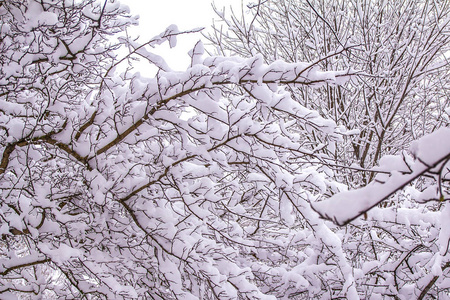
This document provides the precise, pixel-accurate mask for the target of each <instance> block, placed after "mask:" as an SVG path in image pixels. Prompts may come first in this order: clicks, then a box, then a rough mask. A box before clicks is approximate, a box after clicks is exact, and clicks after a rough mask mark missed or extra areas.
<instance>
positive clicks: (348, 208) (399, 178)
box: [311, 128, 450, 225]
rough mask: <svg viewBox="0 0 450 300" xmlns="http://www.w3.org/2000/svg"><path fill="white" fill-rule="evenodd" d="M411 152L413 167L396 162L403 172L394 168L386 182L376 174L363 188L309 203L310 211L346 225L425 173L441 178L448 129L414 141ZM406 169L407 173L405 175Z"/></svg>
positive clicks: (449, 142) (449, 148) (449, 146)
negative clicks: (439, 175)
mask: <svg viewBox="0 0 450 300" xmlns="http://www.w3.org/2000/svg"><path fill="white" fill-rule="evenodd" d="M410 151H411V153H412V155H413V158H414V160H413V161H412V163H410V162H408V159H401V158H400V159H399V160H398V161H399V162H400V161H401V162H403V168H402V170H400V169H398V168H395V167H399V164H395V165H396V166H394V169H391V170H389V171H390V173H391V174H390V175H389V176H388V177H387V178H386V174H379V175H377V176H376V177H375V180H374V181H373V182H372V183H370V184H368V185H367V186H365V187H363V188H360V189H356V190H351V191H345V192H341V193H338V194H335V195H334V196H332V197H330V198H329V199H326V200H323V201H320V202H314V203H312V204H311V205H312V207H313V209H314V210H315V211H316V212H317V213H319V214H320V216H322V217H323V218H325V219H329V220H332V221H333V222H334V223H336V224H338V225H345V224H347V223H349V222H351V221H353V220H354V219H356V218H357V217H359V216H361V215H362V214H364V213H365V212H367V211H369V210H370V209H371V208H373V207H374V206H376V205H377V204H379V203H380V202H382V201H383V200H385V199H387V198H388V197H390V196H391V195H393V194H394V193H396V192H397V191H399V190H401V189H402V188H404V187H405V186H406V185H408V184H409V183H411V182H412V181H414V180H415V179H417V178H419V177H420V176H422V175H424V174H425V173H427V172H430V173H437V174H440V173H441V171H442V170H443V168H444V167H445V165H446V164H447V162H448V161H449V160H450V128H440V129H438V130H436V131H435V132H433V133H431V134H429V135H426V136H424V137H422V138H420V139H419V140H417V141H414V142H413V143H412V145H411V147H410ZM410 160H411V159H410ZM381 164H382V161H381ZM405 167H406V170H408V171H405ZM375 170H377V169H376V168H375ZM433 189H434V191H437V192H436V194H440V195H439V199H440V200H444V199H448V197H449V195H448V193H446V192H445V191H443V190H442V188H441V184H440V182H438V186H434V187H431V190H433Z"/></svg>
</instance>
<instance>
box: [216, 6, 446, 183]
mask: <svg viewBox="0 0 450 300" xmlns="http://www.w3.org/2000/svg"><path fill="white" fill-rule="evenodd" d="M249 8H250V13H251V15H250V16H248V15H247V14H243V15H244V16H245V18H242V17H239V16H237V15H236V14H233V13H232V14H230V15H228V14H224V13H223V12H220V11H219V10H217V12H218V15H219V16H220V17H221V21H222V22H219V23H218V24H217V26H215V28H214V29H215V30H214V32H213V34H210V35H209V36H208V38H209V40H210V41H212V43H213V44H214V45H215V48H216V49H217V51H218V53H220V54H232V55H241V56H243V57H251V56H253V55H254V54H255V53H261V54H262V55H263V57H264V60H265V62H266V63H270V62H272V61H275V60H277V59H281V60H284V61H287V62H296V61H317V64H318V66H320V67H321V68H323V69H325V70H341V69H345V68H349V67H351V68H354V69H357V70H360V71H362V72H363V74H361V76H359V77H358V78H357V79H354V80H352V81H351V82H350V84H348V85H345V86H324V87H322V88H320V89H311V88H310V87H307V86H302V87H290V88H291V93H292V97H294V98H295V99H296V100H297V101H298V102H299V103H301V104H302V105H304V106H306V107H308V108H310V109H314V110H316V111H318V112H320V113H321V115H322V116H324V117H326V118H329V119H332V120H334V121H335V122H336V123H337V124H338V125H341V126H344V127H345V128H346V129H347V131H349V132H353V133H357V134H353V135H351V136H350V137H349V138H348V139H347V142H346V143H342V144H340V145H339V146H338V147H337V149H336V150H335V151H331V152H328V154H330V155H332V156H333V157H334V159H335V160H336V161H337V162H340V163H341V164H343V165H349V164H352V163H353V164H356V165H357V166H358V167H359V168H362V169H364V168H370V167H373V166H375V165H376V164H377V163H378V161H379V159H380V157H381V156H382V155H383V154H398V153H400V151H401V150H405V149H408V146H409V143H410V142H411V141H412V140H415V139H417V138H419V137H421V136H422V135H424V134H427V133H431V132H433V131H434V130H435V129H436V128H439V127H441V126H448V124H449V115H448V113H446V112H445V110H444V109H445V108H446V107H448V106H449V100H448V86H449V84H448V78H449V76H448V72H449V64H448V61H447V53H448V51H449V50H450V48H449V47H450V44H449V41H450V40H449V39H450V35H449V29H450V25H449V22H450V19H449V15H450V4H449V2H448V1H427V0H407V1H370V0H369V1H341V0H304V1H299V0H283V1H271V0H268V1H259V2H258V3H256V4H250V5H249ZM336 54H338V55H336ZM309 138H312V139H313V138H315V137H314V136H312V135H311V136H310V137H309ZM360 174H361V175H362V176H363V177H360V176H356V177H355V176H354V174H353V173H352V174H351V175H349V176H347V177H346V178H345V182H346V183H347V184H349V185H351V186H359V185H361V184H367V183H368V182H369V181H370V180H372V179H373V173H360Z"/></svg>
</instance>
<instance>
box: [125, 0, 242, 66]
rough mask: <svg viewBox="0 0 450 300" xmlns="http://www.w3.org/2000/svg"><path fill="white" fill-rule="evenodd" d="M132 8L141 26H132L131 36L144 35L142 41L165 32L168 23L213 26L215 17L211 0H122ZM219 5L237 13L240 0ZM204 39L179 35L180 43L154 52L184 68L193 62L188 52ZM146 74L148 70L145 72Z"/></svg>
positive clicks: (220, 1)
mask: <svg viewBox="0 0 450 300" xmlns="http://www.w3.org/2000/svg"><path fill="white" fill-rule="evenodd" d="M120 2H121V3H123V4H126V5H128V6H129V7H130V10H131V13H132V14H133V15H140V19H139V26H138V27H135V28H133V29H132V31H131V34H132V35H139V36H141V38H142V39H141V42H144V41H145V40H148V39H150V38H152V37H153V36H155V35H157V34H159V33H161V32H163V31H164V30H165V29H166V28H167V27H168V26H169V25H171V24H176V25H177V26H178V29H179V30H180V31H183V30H190V29H194V28H198V27H206V28H205V30H207V28H209V27H211V25H212V23H213V18H215V17H216V15H215V13H214V11H213V9H212V6H211V2H212V0H159V1H158V0H120ZM214 2H215V3H216V7H217V8H219V9H221V8H223V7H225V8H226V11H228V12H229V11H230V6H233V10H234V11H235V12H239V13H240V11H241V5H242V4H241V0H215V1H214ZM199 39H201V34H189V35H185V36H180V37H179V38H178V41H177V46H176V47H175V48H174V49H170V48H169V47H168V45H167V43H166V44H165V45H161V46H159V49H156V50H155V51H154V52H155V53H156V54H159V55H161V56H162V57H163V58H164V59H165V60H166V62H167V63H168V65H169V66H170V67H171V68H172V69H174V70H180V71H181V70H185V69H186V67H188V65H189V63H190V60H189V59H190V58H189V56H188V55H187V52H188V51H189V50H190V49H192V48H193V47H194V45H195V43H196V42H197V41H198V40H199ZM144 73H145V72H144Z"/></svg>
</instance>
